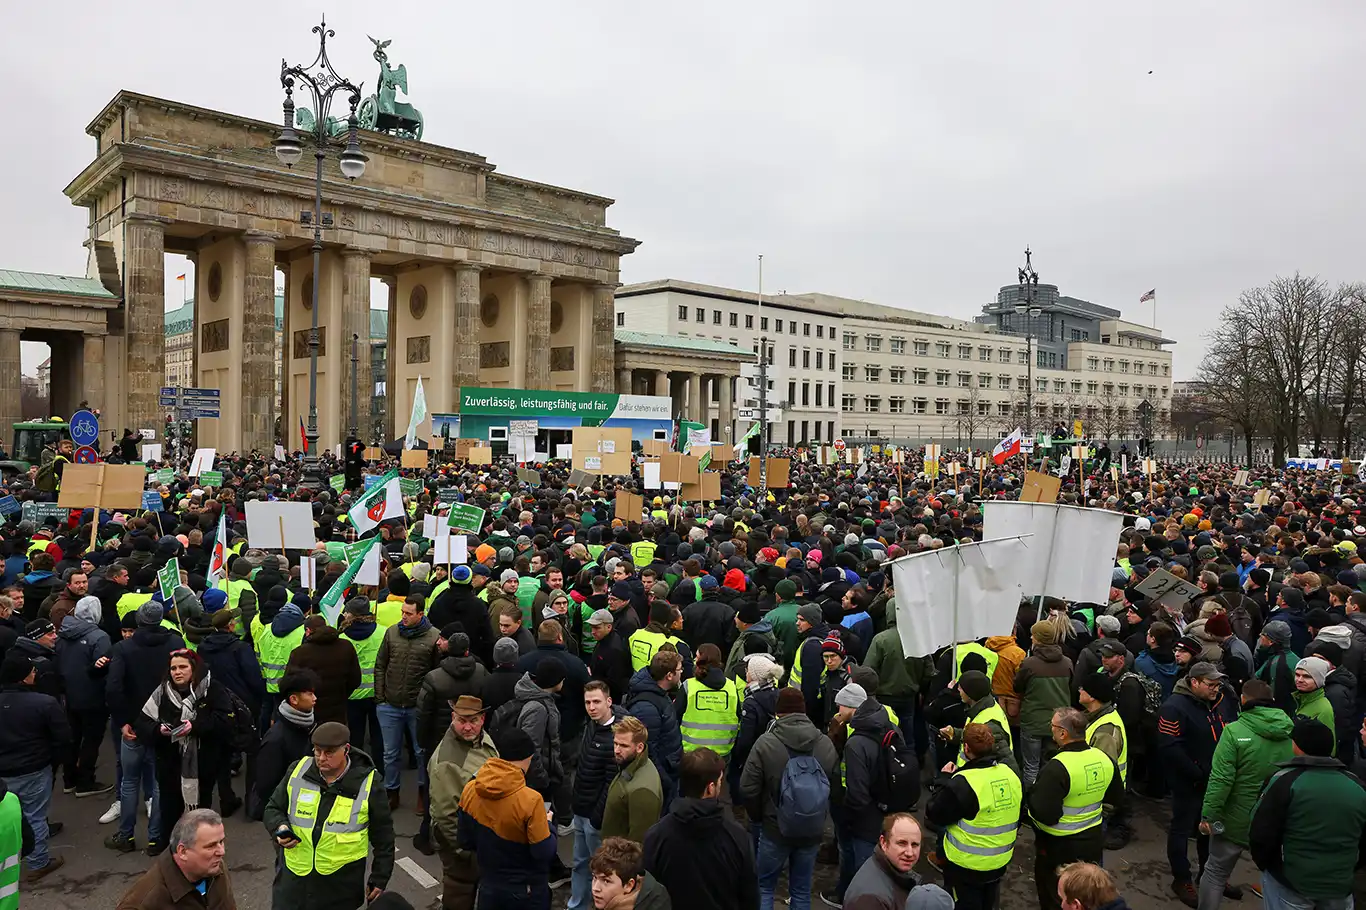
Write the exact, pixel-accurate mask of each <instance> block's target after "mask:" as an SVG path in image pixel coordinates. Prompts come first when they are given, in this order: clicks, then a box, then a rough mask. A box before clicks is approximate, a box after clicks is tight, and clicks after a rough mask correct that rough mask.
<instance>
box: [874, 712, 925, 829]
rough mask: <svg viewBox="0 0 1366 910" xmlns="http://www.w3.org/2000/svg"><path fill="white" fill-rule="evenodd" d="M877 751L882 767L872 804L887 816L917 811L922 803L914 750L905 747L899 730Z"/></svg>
mask: <svg viewBox="0 0 1366 910" xmlns="http://www.w3.org/2000/svg"><path fill="white" fill-rule="evenodd" d="M880 744H881V746H882V748H881V749H879V750H878V761H879V763H880V765H881V767H880V768H879V773H878V776H877V779H876V780H875V781H874V782H873V788H872V795H873V802H874V803H876V804H877V807H878V808H879V809H881V810H882V813H883V814H884V815H886V814H888V813H891V812H914V811H915V806H916V803H918V802H919V801H920V762H919V761H918V760H917V759H916V755H915V750H914V749H912V748H910V747H909V746H907V745H906V740H905V738H904V737H903V736H902V735H901V732H900V731H899V730H897V729H896V728H892V729H891V730H888V731H887V732H886V733H884V734H883V736H882V739H881V740H880Z"/></svg>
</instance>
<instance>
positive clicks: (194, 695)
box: [142, 670, 209, 811]
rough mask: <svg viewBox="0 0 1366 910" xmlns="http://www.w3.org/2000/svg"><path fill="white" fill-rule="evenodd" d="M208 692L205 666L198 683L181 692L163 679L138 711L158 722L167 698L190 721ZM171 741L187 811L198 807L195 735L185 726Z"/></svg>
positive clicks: (196, 741)
mask: <svg viewBox="0 0 1366 910" xmlns="http://www.w3.org/2000/svg"><path fill="white" fill-rule="evenodd" d="M208 692H209V671H207V670H206V671H204V678H203V679H201V680H200V681H199V684H198V685H196V686H193V687H192V688H191V689H190V691H189V692H187V693H184V694H182V693H181V692H180V691H178V690H177V689H176V687H175V685H174V684H173V683H171V682H170V681H169V680H167V681H166V682H164V683H162V684H161V685H159V686H157V687H156V688H155V689H153V690H152V694H151V695H150V696H148V698H147V703H146V704H144V705H143V706H142V713H143V714H145V715H147V716H148V717H150V718H151V719H152V721H153V722H155V723H156V724H158V725H160V724H161V723H162V720H161V705H162V701H163V699H168V700H169V701H170V702H171V704H172V705H173V706H175V708H176V709H177V710H178V711H179V712H180V721H181V724H182V725H184V724H186V723H188V722H192V721H194V719H195V714H196V712H195V705H196V703H198V702H199V701H201V700H202V699H203V698H204V697H205V696H206V695H208ZM177 729H179V727H177ZM171 744H172V745H174V746H177V747H179V749H180V797H181V799H182V800H184V802H185V809H186V810H187V811H188V810H190V809H197V808H199V737H197V736H195V735H194V734H193V731H192V730H190V729H189V728H188V727H186V729H185V731H184V732H183V733H178V734H174V735H172V736H171Z"/></svg>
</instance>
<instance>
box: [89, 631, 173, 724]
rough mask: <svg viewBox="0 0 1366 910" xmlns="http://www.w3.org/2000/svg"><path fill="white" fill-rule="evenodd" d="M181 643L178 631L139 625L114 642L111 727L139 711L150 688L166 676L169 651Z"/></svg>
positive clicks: (110, 672)
mask: <svg viewBox="0 0 1366 910" xmlns="http://www.w3.org/2000/svg"><path fill="white" fill-rule="evenodd" d="M183 647H185V642H184V641H182V640H181V638H180V636H179V635H176V634H175V633H174V632H171V631H170V630H169V629H164V628H162V627H161V626H157V627H155V628H142V629H138V630H137V631H136V632H134V633H133V637H132V638H129V639H126V640H124V641H120V642H117V643H116V644H115V645H114V647H113V649H112V650H111V651H110V652H109V653H110V658H109V681H108V686H107V688H106V690H105V692H106V694H107V695H108V698H109V715H110V717H111V718H112V719H113V721H114V725H115V727H116V728H117V727H121V726H123V725H124V724H131V723H132V722H133V719H134V718H135V717H136V716H137V715H138V714H141V713H142V706H143V705H144V704H146V703H147V697H148V696H149V695H151V694H152V690H153V689H155V688H156V687H157V686H159V685H161V683H162V680H164V679H165V678H166V668H167V667H169V666H170V664H171V652H172V651H176V650H179V649H180V648H183Z"/></svg>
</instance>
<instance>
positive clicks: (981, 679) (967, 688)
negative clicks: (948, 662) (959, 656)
mask: <svg viewBox="0 0 1366 910" xmlns="http://www.w3.org/2000/svg"><path fill="white" fill-rule="evenodd" d="M958 688H960V689H962V690H963V693H964V694H965V695H967V697H968V698H971V699H972V700H973V701H980V700H981V699H983V698H986V697H987V696H988V695H990V694H991V680H989V679H987V675H986V674H985V673H983V672H981V671H980V670H968V671H967V672H966V673H964V674H963V675H962V676H960V677H958Z"/></svg>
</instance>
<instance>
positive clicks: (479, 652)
mask: <svg viewBox="0 0 1366 910" xmlns="http://www.w3.org/2000/svg"><path fill="white" fill-rule="evenodd" d="M427 619H428V620H430V621H431V624H432V625H434V626H436V627H437V628H438V629H444V628H445V627H446V625H447V624H448V623H453V622H458V623H460V624H461V625H463V626H464V627H465V634H466V635H468V636H469V637H470V653H471V654H473V655H474V656H475V657H477V658H479V659H480V660H482V661H484V663H486V664H487V663H491V662H492V661H493V633H492V630H491V629H490V627H489V609H488V604H486V603H484V602H483V601H482V600H480V599H479V598H478V597H476V596H475V591H474V588H472V587H470V586H469V585H467V584H464V585H458V584H455V583H454V582H452V583H451V584H449V585H447V586H446V590H444V591H442V592H441V593H440V594H438V595H437V597H436V600H434V601H432V605H431V606H430V607H428V608H427Z"/></svg>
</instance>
